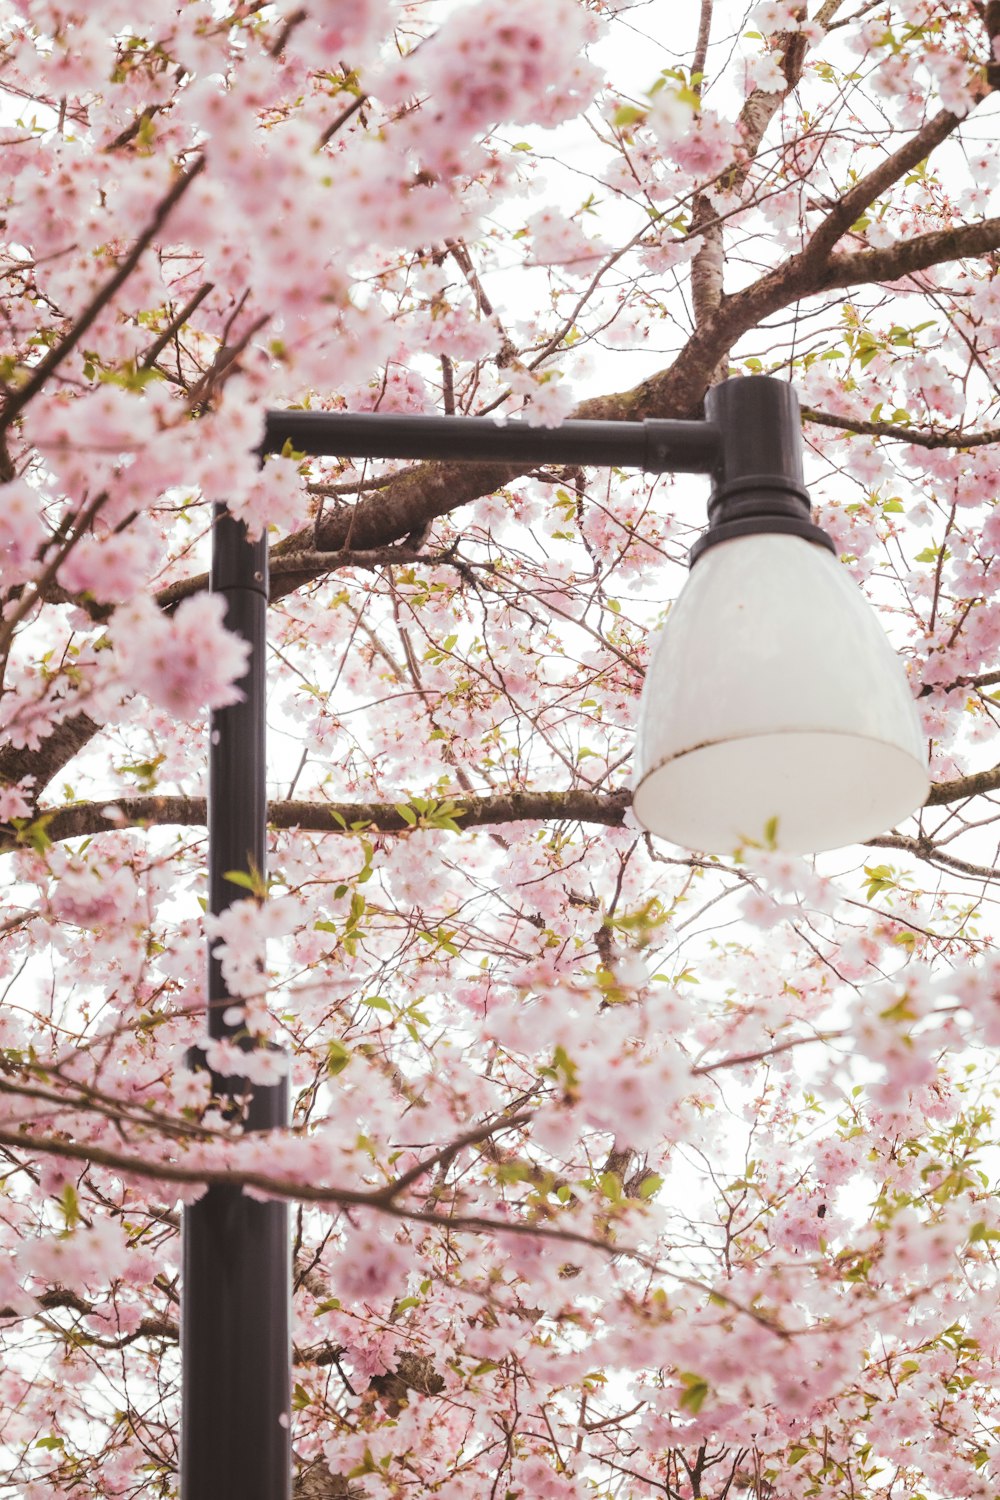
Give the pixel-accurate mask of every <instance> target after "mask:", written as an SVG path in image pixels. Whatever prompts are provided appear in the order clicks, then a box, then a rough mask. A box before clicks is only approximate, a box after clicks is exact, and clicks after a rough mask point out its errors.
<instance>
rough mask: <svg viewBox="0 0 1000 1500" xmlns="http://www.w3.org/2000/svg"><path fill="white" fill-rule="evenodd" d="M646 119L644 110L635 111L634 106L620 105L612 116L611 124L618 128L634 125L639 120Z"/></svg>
mask: <svg viewBox="0 0 1000 1500" xmlns="http://www.w3.org/2000/svg"><path fill="white" fill-rule="evenodd" d="M645 118H646V111H645V110H644V109H637V108H636V107H635V105H634V104H620V105H619V106H618V108H617V109H616V110H615V112H614V115H613V116H612V122H611V123H612V124H613V125H618V126H622V127H624V126H627V125H635V124H636V123H637V122H638V121H639V120H644V119H645Z"/></svg>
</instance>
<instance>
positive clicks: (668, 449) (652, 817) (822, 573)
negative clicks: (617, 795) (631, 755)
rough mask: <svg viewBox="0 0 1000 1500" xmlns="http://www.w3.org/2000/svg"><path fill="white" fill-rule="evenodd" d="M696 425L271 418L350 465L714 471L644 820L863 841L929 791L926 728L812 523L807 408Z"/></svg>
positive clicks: (737, 836)
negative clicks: (412, 462)
mask: <svg viewBox="0 0 1000 1500" xmlns="http://www.w3.org/2000/svg"><path fill="white" fill-rule="evenodd" d="M705 416H706V420H705V421H704V422H668V421H656V420H647V421H645V422H572V421H571V422H564V423H563V424H562V426H561V427H555V428H544V427H529V426H527V425H526V424H525V423H523V422H508V423H506V424H504V425H500V424H498V423H495V422H492V421H490V420H488V419H484V418H481V417H471V418H469V417H465V418H463V417H424V416H412V417H411V416H396V415H394V414H392V413H387V414H382V413H378V412H375V413H365V414H361V415H354V414H350V413H340V412H269V413H268V418H267V432H266V437H265V441H264V445H263V446H264V451H265V452H275V451H278V452H280V451H281V449H282V447H283V446H284V444H285V442H289V443H290V444H291V446H292V448H293V449H297V450H300V451H305V452H308V453H313V454H317V453H326V454H334V453H336V454H338V455H340V456H342V457H354V458H360V457H364V458H409V459H418V458H436V459H463V458H466V459H479V460H480V461H483V460H501V461H502V460H504V459H507V460H512V461H514V462H521V463H575V464H613V465H616V466H618V467H621V468H629V467H635V468H643V469H646V470H647V471H650V472H653V473H667V472H684V473H710V474H711V476H712V492H711V495H710V497H709V524H708V529H707V531H706V532H705V533H704V535H703V536H702V537H701V539H700V540H699V541H698V542H697V543H696V544H695V546H694V548H693V549H692V552H691V563H692V572H691V576H690V578H689V580H688V583H687V585H686V587H685V588H684V589H683V591H682V592H681V595H680V597H679V599H678V600H677V602H676V604H675V605H674V607H673V609H672V610H671V612H670V615H669V618H668V620H667V624H666V628H665V629H664V631H663V633H662V635H661V637H660V640H659V643H658V645H657V648H656V650H655V652H654V654H653V659H652V662H651V664H650V667H649V670H648V672H647V674H646V683H645V689H644V691H643V695H642V703H641V706H640V711H639V725H638V731H637V736H636V748H635V773H634V786H635V791H634V797H633V811H634V813H635V816H636V818H637V819H638V820H639V822H640V823H642V824H643V826H644V827H646V828H648V829H649V831H650V832H651V833H655V834H659V835H661V836H662V837H664V838H668V839H670V840H672V842H674V843H676V844H681V845H684V846H685V847H687V848H690V849H696V850H699V851H703V852H709V853H723V854H726V853H732V852H733V850H734V849H736V848H737V847H738V846H740V845H742V844H744V843H746V842H747V841H753V842H755V843H765V844H767V845H769V846H770V847H773V848H777V849H785V850H789V851H793V852H795V853H816V852H818V851H819V850H822V849H831V848H836V847H838V846H839V845H843V844H850V843H856V842H858V841H859V840H861V839H865V838H869V837H871V836H872V835H874V834H877V833H881V832H882V831H883V830H884V829H886V828H889V827H892V826H893V825H894V824H895V823H897V822H899V820H900V819H901V818H903V817H906V816H907V815H908V814H909V813H911V812H913V811H914V809H915V808H917V807H919V806H920V805H921V804H922V802H923V801H924V799H925V798H926V796H927V792H928V788H929V780H928V775H927V763H926V754H925V750H924V746H923V743H922V738H921V730H920V722H919V719H918V717H917V711H916V707H915V705H914V702H913V697H912V694H911V693H910V690H909V688H908V686H907V683H906V678H905V675H904V673H903V669H902V666H901V665H900V663H899V660H898V658H897V657H896V655H895V652H894V651H893V650H892V648H891V646H890V645H889V642H888V640H887V639H886V636H885V634H884V632H883V630H882V627H881V625H880V624H879V622H878V620H877V619H876V617H875V614H874V612H873V611H872V610H871V609H870V608H869V607H868V604H867V602H866V600H865V599H864V597H863V595H862V594H861V592H860V591H859V590H858V589H857V588H856V587H855V585H854V583H853V582H852V581H851V579H850V578H849V577H848V576H847V574H846V573H845V571H844V570H843V568H842V567H841V566H840V564H839V562H838V560H837V558H836V554H835V549H834V545H833V542H832V541H831V540H830V538H829V537H828V536H827V534H826V533H825V532H824V531H821V530H820V528H819V527H818V526H816V525H814V524H813V522H812V521H811V519H810V505H809V495H808V493H807V491H806V489H805V484H804V479H803V471H802V435H801V428H800V422H799V409H798V401H797V399H796V396H795V392H794V390H793V389H792V387H791V386H790V385H786V384H785V383H784V382H783V381H779V380H774V379H771V378H770V377H768V376H764V375H752V376H746V377H742V378H737V379H734V380H726V381H724V382H722V384H720V385H717V386H715V387H714V388H713V389H712V390H711V391H709V393H708V395H707V397H706V400H705Z"/></svg>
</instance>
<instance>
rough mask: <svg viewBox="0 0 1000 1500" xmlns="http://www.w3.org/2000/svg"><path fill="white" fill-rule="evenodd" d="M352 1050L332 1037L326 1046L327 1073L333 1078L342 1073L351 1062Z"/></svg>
mask: <svg viewBox="0 0 1000 1500" xmlns="http://www.w3.org/2000/svg"><path fill="white" fill-rule="evenodd" d="M351 1056H352V1054H351V1049H350V1048H349V1047H345V1046H344V1044H343V1042H339V1041H338V1040H337V1038H336V1037H331V1039H330V1041H328V1042H327V1044H326V1071H327V1072H328V1073H329V1074H330V1076H331V1077H332V1078H336V1076H337V1074H338V1073H342V1072H343V1071H344V1069H345V1068H346V1067H347V1065H348V1063H349V1062H350V1060H351Z"/></svg>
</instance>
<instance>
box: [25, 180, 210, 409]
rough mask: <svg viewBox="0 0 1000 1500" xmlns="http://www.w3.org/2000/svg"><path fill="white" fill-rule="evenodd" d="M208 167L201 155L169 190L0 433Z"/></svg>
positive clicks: (68, 351)
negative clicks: (199, 174)
mask: <svg viewBox="0 0 1000 1500" xmlns="http://www.w3.org/2000/svg"><path fill="white" fill-rule="evenodd" d="M204 167H205V158H204V157H203V156H200V157H199V158H198V160H197V161H196V162H194V163H193V164H192V165H191V166H190V167H188V169H187V171H186V172H182V173H181V175H180V176H179V177H178V178H177V180H176V182H175V183H174V184H173V186H172V187H171V189H170V191H169V192H168V193H167V194H166V195H165V197H164V198H162V199H161V201H160V203H159V205H158V206H157V209H156V212H155V213H154V214H153V217H152V218H151V219H150V221H149V223H148V224H147V225H146V228H145V229H144V230H143V232H142V234H140V235H139V237H138V239H137V240H136V241H135V244H134V245H133V246H132V248H131V250H130V251H129V252H128V254H127V255H126V256H125V258H124V260H122V261H121V262H120V263H119V264H118V266H117V268H116V269H115V272H114V274H113V275H112V276H110V277H109V278H108V280H107V281H106V282H105V283H104V285H103V286H102V287H101V288H100V290H99V291H98V292H96V293H95V295H94V296H93V297H92V298H91V300H90V302H89V303H88V305H87V306H86V307H85V308H84V310H83V312H82V313H81V314H80V316H79V317H78V318H75V319H74V321H73V326H72V327H71V328H70V330H69V332H68V333H67V334H66V336H65V337H64V338H63V339H62V340H61V342H60V343H58V344H56V345H55V347H54V348H53V349H51V350H50V351H49V353H48V354H46V356H45V358H44V359H43V360H42V361H41V363H40V364H38V365H36V366H35V367H34V369H33V371H32V373H31V375H30V376H29V378H28V379H27V380H26V381H25V383H24V385H22V386H21V388H20V389H19V390H17V391H14V392H13V393H12V394H11V395H10V396H8V398H7V400H6V402H5V403H4V407H3V411H2V413H0V432H5V431H6V429H7V428H8V427H9V426H10V424H11V423H12V422H13V420H14V418H15V417H16V416H17V415H18V413H19V412H21V411H23V409H24V407H25V406H27V404H28V402H29V401H30V400H31V398H32V397H33V396H36V395H37V394H38V392H39V391H40V390H41V389H42V386H43V385H44V384H45V382H46V381H47V380H48V378H49V376H50V375H51V374H52V373H53V372H54V371H55V370H56V369H57V368H58V367H59V365H60V364H62V362H63V360H64V359H65V358H66V356H67V355H68V354H71V353H72V352H73V350H74V349H75V348H76V346H77V344H78V343H79V342H80V340H81V339H82V338H83V335H84V334H85V333H86V332H87V329H88V328H89V327H90V325H91V324H92V323H93V322H94V320H95V318H97V317H98V316H99V314H100V313H102V312H103V311H104V309H105V308H106V307H107V306H108V304H109V302H111V300H112V298H113V297H114V295H115V293H116V292H117V291H118V290H119V289H120V288H121V287H122V286H124V284H125V282H126V281H127V280H128V278H129V277H130V276H131V274H132V272H133V271H134V270H135V268H136V266H137V265H138V264H139V260H140V257H141V256H142V253H143V251H144V250H146V249H147V248H148V246H149V245H150V244H152V242H153V240H154V239H155V238H156V236H157V234H158V233H159V231H160V230H161V229H162V228H163V225H164V223H165V222H166V219H167V217H168V215H169V213H170V211H171V209H172V208H174V207H175V206H176V205H177V204H178V203H179V202H180V200H181V198H182V197H183V196H184V194H185V193H186V192H187V190H188V188H189V187H190V186H191V184H192V182H193V181H194V179H195V178H196V177H197V176H198V173H199V172H201V171H203V170H204Z"/></svg>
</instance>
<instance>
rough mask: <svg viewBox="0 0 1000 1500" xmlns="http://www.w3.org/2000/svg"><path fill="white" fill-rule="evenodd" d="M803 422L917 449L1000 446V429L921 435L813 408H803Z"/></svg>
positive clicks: (884, 424)
mask: <svg viewBox="0 0 1000 1500" xmlns="http://www.w3.org/2000/svg"><path fill="white" fill-rule="evenodd" d="M802 419H803V421H805V422H815V423H816V424H817V425H818V426H820V427H835V428H837V429H839V430H841V431H843V432H857V433H860V434H862V435H863V436H865V437H884V438H893V439H894V440H895V441H896V442H900V443H910V444H912V445H913V447H915V448H985V447H988V446H989V444H991V443H1000V427H988V428H986V429H985V430H984V431H983V432H962V431H961V430H960V429H958V428H950V429H948V430H946V431H944V432H920V431H918V430H917V429H916V428H911V427H899V426H897V425H896V424H895V423H893V422H865V421H862V420H861V419H860V418H859V417H844V416H838V415H837V413H836V412H828V411H815V410H814V409H813V408H812V407H809V406H804V407H803V408H802Z"/></svg>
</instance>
